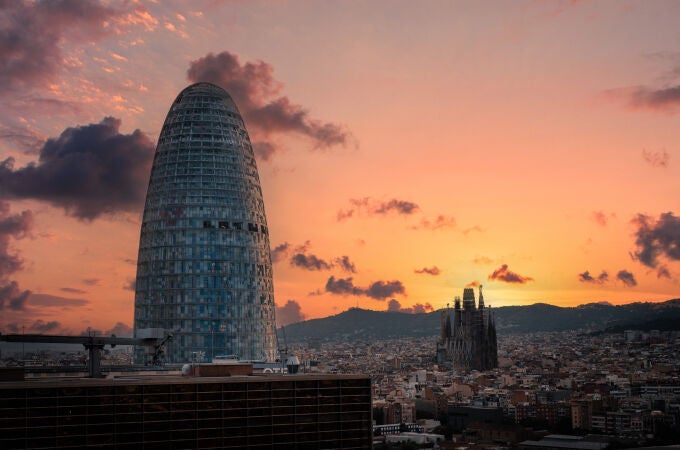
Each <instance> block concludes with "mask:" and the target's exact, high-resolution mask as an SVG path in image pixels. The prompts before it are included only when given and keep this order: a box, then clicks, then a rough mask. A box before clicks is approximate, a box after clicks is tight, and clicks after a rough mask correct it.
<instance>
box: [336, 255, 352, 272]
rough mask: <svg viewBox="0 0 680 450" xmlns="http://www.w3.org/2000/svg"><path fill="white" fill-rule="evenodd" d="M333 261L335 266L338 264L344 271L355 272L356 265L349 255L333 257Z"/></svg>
mask: <svg viewBox="0 0 680 450" xmlns="http://www.w3.org/2000/svg"><path fill="white" fill-rule="evenodd" d="M333 261H334V264H335V265H336V266H339V267H340V268H341V269H342V270H344V271H345V272H349V273H357V267H356V266H355V265H354V263H353V262H352V261H350V259H349V256H347V255H343V256H340V257H339V258H335V259H334V260H333Z"/></svg>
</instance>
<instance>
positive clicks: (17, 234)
mask: <svg viewBox="0 0 680 450" xmlns="http://www.w3.org/2000/svg"><path fill="white" fill-rule="evenodd" d="M9 209H10V207H9V204H8V203H7V202H3V201H0V309H4V308H8V309H13V310H22V309H24V307H25V304H26V299H27V298H28V296H29V295H30V294H31V291H27V290H23V291H22V290H21V289H19V284H18V283H17V282H16V281H11V280H8V276H9V275H12V274H13V273H15V272H17V271H19V270H21V268H22V267H23V260H22V259H21V256H20V255H19V254H17V253H12V252H11V251H10V239H23V238H25V237H27V236H30V233H31V228H32V226H33V213H32V212H31V211H30V210H26V211H22V212H21V213H20V214H13V215H10V213H9Z"/></svg>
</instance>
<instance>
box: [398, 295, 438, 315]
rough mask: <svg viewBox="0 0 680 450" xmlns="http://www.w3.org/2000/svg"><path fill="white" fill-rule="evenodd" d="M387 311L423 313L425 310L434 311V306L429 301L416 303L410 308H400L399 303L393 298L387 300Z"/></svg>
mask: <svg viewBox="0 0 680 450" xmlns="http://www.w3.org/2000/svg"><path fill="white" fill-rule="evenodd" d="M387 311H390V312H403V313H408V314H424V313H426V312H430V311H434V308H433V307H432V305H430V304H429V303H425V304H423V303H416V304H415V305H413V306H412V307H411V308H402V307H401V303H399V301H398V300H397V299H395V298H393V299H391V300H390V301H389V302H387Z"/></svg>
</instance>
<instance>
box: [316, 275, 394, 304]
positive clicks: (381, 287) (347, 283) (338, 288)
mask: <svg viewBox="0 0 680 450" xmlns="http://www.w3.org/2000/svg"><path fill="white" fill-rule="evenodd" d="M326 292H330V293H331V294H337V295H354V296H367V297H371V298H374V299H376V300H384V299H386V298H388V297H391V296H393V295H395V294H402V295H406V289H405V288H404V285H403V284H402V282H401V281H398V280H394V281H375V282H373V283H371V284H370V285H369V286H368V287H366V288H362V287H359V286H355V285H354V279H353V278H352V277H349V278H337V279H336V278H335V277H334V276H331V277H330V278H329V279H328V281H327V282H326Z"/></svg>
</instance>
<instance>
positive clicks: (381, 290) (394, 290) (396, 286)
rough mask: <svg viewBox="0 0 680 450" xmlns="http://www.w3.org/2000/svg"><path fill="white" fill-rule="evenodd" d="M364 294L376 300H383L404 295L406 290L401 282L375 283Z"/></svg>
mask: <svg viewBox="0 0 680 450" xmlns="http://www.w3.org/2000/svg"><path fill="white" fill-rule="evenodd" d="M365 294H366V295H367V296H369V297H371V298H374V299H376V300H384V299H386V298H387V297H392V296H393V295H395V294H402V295H404V294H406V289H404V285H403V284H402V282H401V281H398V280H394V281H376V282H374V283H371V285H370V286H368V288H367V289H366V290H365Z"/></svg>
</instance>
